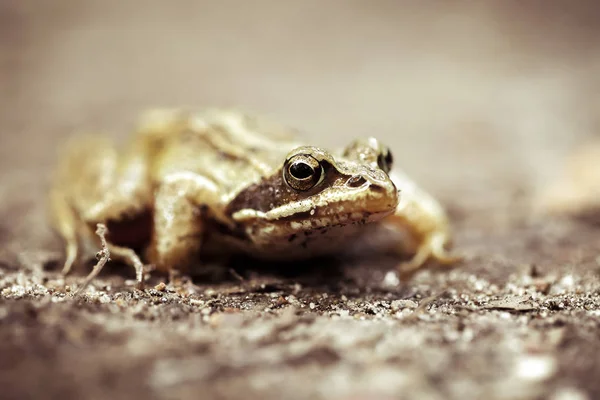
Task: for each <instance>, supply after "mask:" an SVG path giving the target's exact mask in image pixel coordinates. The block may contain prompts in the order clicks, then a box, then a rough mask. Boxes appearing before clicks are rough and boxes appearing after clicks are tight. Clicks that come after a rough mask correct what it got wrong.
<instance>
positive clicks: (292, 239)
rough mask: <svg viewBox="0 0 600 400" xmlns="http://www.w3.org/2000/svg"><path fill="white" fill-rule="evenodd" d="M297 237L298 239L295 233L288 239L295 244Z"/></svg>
mask: <svg viewBox="0 0 600 400" xmlns="http://www.w3.org/2000/svg"><path fill="white" fill-rule="evenodd" d="M296 237H297V236H296V234H295V233H294V234H291V235H290V236H289V237H288V242H293V241H294V240H295V239H296Z"/></svg>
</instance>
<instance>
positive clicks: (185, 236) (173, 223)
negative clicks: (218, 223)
mask: <svg viewBox="0 0 600 400" xmlns="http://www.w3.org/2000/svg"><path fill="white" fill-rule="evenodd" d="M219 196H220V192H219V190H218V187H217V185H215V183H214V182H212V181H211V180H210V179H207V178H205V177H203V176H201V175H197V174H195V173H191V172H178V173H172V174H169V175H168V176H166V177H165V178H163V179H162V181H161V184H160V186H159V187H158V188H157V191H156V194H155V199H154V231H153V236H152V239H151V241H150V246H149V247H148V249H147V252H146V257H147V259H148V261H149V262H150V263H151V264H153V265H154V266H155V267H156V269H158V270H159V271H162V272H172V270H178V271H186V270H187V269H188V268H189V267H190V265H191V264H192V263H193V261H194V260H195V258H196V257H197V256H198V254H199V252H200V250H201V246H202V241H203V236H204V234H205V224H204V220H203V217H204V215H203V214H204V212H203V211H206V210H209V211H210V213H211V215H213V216H215V217H216V218H217V219H221V218H220V216H219V212H218V211H216V210H217V207H213V206H214V205H215V204H218V203H219ZM222 218H223V219H224V217H222Z"/></svg>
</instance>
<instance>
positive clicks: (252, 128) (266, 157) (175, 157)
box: [155, 109, 303, 196]
mask: <svg viewBox="0 0 600 400" xmlns="http://www.w3.org/2000/svg"><path fill="white" fill-rule="evenodd" d="M187 118H188V121H187V124H185V125H186V128H185V129H184V130H182V131H181V132H179V133H178V134H176V135H175V136H174V137H172V139H171V140H170V141H169V144H168V146H166V147H165V149H164V151H163V152H162V154H161V155H160V156H159V157H158V158H157V160H156V164H155V177H156V178H157V179H159V180H160V179H161V178H163V177H164V176H166V175H169V174H171V173H178V172H192V173H195V174H198V175H201V176H203V177H205V178H208V179H210V180H211V181H213V182H214V183H215V184H216V185H217V186H218V187H219V188H220V190H221V191H222V192H223V193H225V194H229V196H234V195H235V194H236V193H237V192H238V191H240V190H241V189H243V188H245V187H247V186H248V185H251V184H253V183H255V182H258V181H260V179H261V178H263V177H265V176H269V175H271V174H273V173H275V172H276V171H277V170H278V169H279V168H280V167H281V166H282V164H283V162H284V159H285V156H286V154H287V153H288V152H289V151H290V150H292V149H294V148H296V147H298V146H301V145H302V144H303V143H301V142H299V141H298V140H297V139H296V132H295V131H293V130H291V129H290V128H287V127H285V126H282V125H279V124H277V123H275V122H272V121H269V120H267V119H265V118H260V117H255V116H250V115H248V114H245V113H242V112H239V111H234V110H223V109H209V110H205V111H202V112H198V113H195V114H191V115H190V116H188V117H187Z"/></svg>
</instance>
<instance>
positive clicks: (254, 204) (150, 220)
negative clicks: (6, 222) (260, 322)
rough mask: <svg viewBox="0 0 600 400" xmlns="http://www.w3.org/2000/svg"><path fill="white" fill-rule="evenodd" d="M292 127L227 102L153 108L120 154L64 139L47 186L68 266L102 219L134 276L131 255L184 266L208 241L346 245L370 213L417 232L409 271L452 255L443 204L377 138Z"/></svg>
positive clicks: (290, 254)
mask: <svg viewBox="0 0 600 400" xmlns="http://www.w3.org/2000/svg"><path fill="white" fill-rule="evenodd" d="M293 133H294V132H292V131H291V130H289V129H287V128H285V127H283V126H279V125H277V124H274V123H272V122H270V121H266V120H263V119H257V118H254V117H251V116H249V115H246V114H243V113H240V112H236V111H230V110H212V109H210V110H205V111H202V112H197V113H187V112H184V111H182V110H153V111H150V112H148V113H147V114H146V115H145V116H144V117H143V118H142V119H141V121H140V124H139V127H138V129H137V132H136V133H135V134H134V135H133V137H132V139H131V142H130V143H129V144H128V146H127V147H126V148H125V149H124V151H123V152H118V151H117V149H116V148H115V147H114V145H113V144H112V143H110V142H109V141H108V140H107V139H105V138H104V137H102V136H89V137H83V138H77V139H75V140H73V141H71V142H70V143H69V144H68V145H67V146H66V149H65V152H64V154H63V155H62V157H61V163H60V165H59V168H58V170H57V173H56V176H55V180H54V185H53V187H52V190H51V193H50V199H51V211H52V213H51V214H52V216H53V223H54V227H55V229H56V230H57V231H58V232H59V234H60V235H61V236H62V237H63V238H64V241H65V248H66V261H65V264H64V268H63V272H64V273H68V272H69V271H70V269H71V268H72V266H73V265H74V263H75V262H76V261H77V259H78V253H79V246H80V241H81V240H82V239H88V238H93V237H94V235H93V234H92V233H93V232H94V230H95V229H96V225H97V224H98V223H102V224H106V225H107V227H108V237H107V239H108V241H107V243H108V250H109V251H110V254H111V257H112V258H113V259H118V260H120V261H123V262H125V263H127V264H129V265H131V266H133V267H134V268H135V270H136V277H137V280H138V282H139V283H140V284H141V283H142V282H143V263H142V260H141V259H140V257H139V256H138V254H143V259H144V261H146V262H147V263H150V264H152V265H153V266H154V267H155V268H156V269H158V270H160V271H163V272H169V271H172V270H179V271H186V270H187V269H188V268H189V267H190V266H191V265H192V264H194V262H196V261H197V260H198V256H199V255H200V254H201V253H202V252H204V251H206V252H214V251H216V252H219V251H223V250H225V252H230V251H231V250H235V251H239V252H244V253H247V254H250V255H252V256H255V257H259V258H266V259H278V260H290V259H299V258H307V257H313V256H316V255H322V254H327V253H332V252H338V251H342V250H343V249H344V248H346V247H347V246H348V240H349V239H353V238H355V237H357V236H359V235H360V234H361V233H363V232H365V230H364V229H363V225H364V224H367V223H369V224H373V223H380V224H388V225H390V226H394V227H398V228H403V229H407V230H408V231H409V232H410V233H411V234H412V236H413V237H414V239H415V241H416V243H417V249H416V253H415V256H414V258H413V259H412V260H411V261H410V262H409V263H407V264H406V265H404V267H403V268H404V269H405V270H410V271H412V270H416V269H418V268H419V267H421V266H422V265H423V264H424V263H425V262H426V261H427V260H429V259H434V260H436V261H438V262H440V263H443V264H451V263H453V262H455V261H457V260H458V258H457V257H455V256H453V255H451V254H449V253H448V251H447V250H446V245H447V244H448V243H449V241H450V231H449V224H448V219H447V217H446V214H445V212H444V210H443V208H442V207H441V206H440V204H439V203H438V202H437V201H436V200H435V199H434V198H432V197H431V196H429V195H428V194H427V193H425V192H424V191H422V190H421V189H419V188H418V187H417V186H416V185H415V184H414V183H413V182H412V181H411V180H410V179H409V178H408V177H407V176H405V175H404V174H402V173H401V172H399V171H395V172H394V173H391V175H390V169H391V167H392V159H391V153H390V152H389V150H388V149H387V148H386V147H385V146H383V145H382V144H381V143H380V142H379V141H377V140H376V139H374V138H367V139H361V140H356V141H354V142H352V143H351V144H349V145H348V146H347V147H346V148H345V149H344V151H343V152H341V154H335V155H334V154H332V153H329V152H327V151H326V150H324V149H321V148H317V147H313V146H304V145H303V144H302V143H299V142H297V141H296V139H295V138H294V135H293ZM390 176H391V177H390ZM399 191H400V193H401V195H400V196H399V195H398V192H399ZM398 249H399V251H400V249H402V244H399V245H398ZM139 252H143V253H139Z"/></svg>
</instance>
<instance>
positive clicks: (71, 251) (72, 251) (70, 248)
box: [61, 240, 78, 275]
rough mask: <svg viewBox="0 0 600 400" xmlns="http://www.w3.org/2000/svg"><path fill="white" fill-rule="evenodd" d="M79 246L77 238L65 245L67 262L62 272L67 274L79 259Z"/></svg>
mask: <svg viewBox="0 0 600 400" xmlns="http://www.w3.org/2000/svg"><path fill="white" fill-rule="evenodd" d="M77 253H78V246H77V241H76V240H69V241H68V242H67V244H66V245H65V263H64V264H63V268H62V271H61V273H62V274H63V275H67V274H68V273H69V272H70V271H71V269H72V268H73V265H74V264H75V261H76V260H77Z"/></svg>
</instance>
